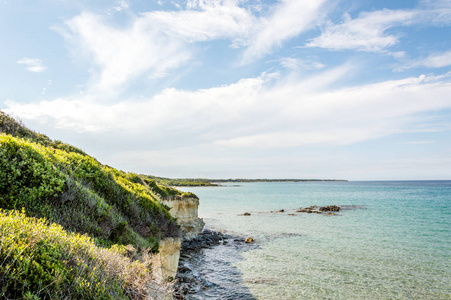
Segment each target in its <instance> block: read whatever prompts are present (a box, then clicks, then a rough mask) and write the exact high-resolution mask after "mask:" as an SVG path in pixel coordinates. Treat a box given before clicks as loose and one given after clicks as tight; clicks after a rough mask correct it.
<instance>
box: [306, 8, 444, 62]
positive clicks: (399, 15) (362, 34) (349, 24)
mask: <svg viewBox="0 0 451 300" xmlns="http://www.w3.org/2000/svg"><path fill="white" fill-rule="evenodd" d="M414 24H422V25H427V26H444V25H450V24H451V5H450V1H449V0H439V1H436V0H424V1H421V2H420V4H419V5H418V6H417V7H416V8H414V9H407V10H389V9H383V10H378V11H373V12H362V13H360V14H359V16H358V17H357V18H355V19H351V17H350V16H349V15H348V14H344V20H343V22H342V23H341V24H333V23H331V22H330V21H329V22H327V23H326V24H325V25H324V28H323V30H322V34H321V35H320V36H318V37H316V38H314V39H312V40H310V42H308V43H307V44H306V47H321V48H328V49H332V50H344V49H351V50H356V51H368V52H386V49H387V48H389V47H391V46H393V45H395V44H397V43H398V42H399V39H400V35H395V34H389V33H387V31H388V30H389V29H392V28H395V27H399V26H410V25H414ZM389 54H392V55H394V56H396V55H399V54H402V53H389Z"/></svg>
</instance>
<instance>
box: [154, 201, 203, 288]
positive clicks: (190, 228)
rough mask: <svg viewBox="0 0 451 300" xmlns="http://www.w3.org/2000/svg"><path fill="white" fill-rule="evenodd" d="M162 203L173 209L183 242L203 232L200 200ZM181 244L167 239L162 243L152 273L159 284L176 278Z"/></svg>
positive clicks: (179, 241) (175, 240)
mask: <svg viewBox="0 0 451 300" xmlns="http://www.w3.org/2000/svg"><path fill="white" fill-rule="evenodd" d="M162 203H163V204H164V205H167V206H169V207H170V208H171V209H170V210H169V213H170V214H171V216H173V217H174V218H176V219H177V224H178V225H180V227H181V229H182V238H183V240H192V239H194V238H196V237H197V236H198V235H199V234H200V233H201V232H202V229H203V228H204V225H205V223H204V221H202V219H200V218H199V216H198V207H199V199H198V198H195V197H182V196H174V197H166V198H164V199H163V201H162ZM181 242H182V241H181V239H180V238H166V239H163V240H162V241H161V242H160V247H159V248H158V251H159V253H158V254H156V255H153V258H152V270H153V271H152V273H153V274H154V277H155V279H156V280H157V281H158V282H167V281H170V280H171V279H174V278H175V276H176V274H177V267H178V263H179V258H180V248H181Z"/></svg>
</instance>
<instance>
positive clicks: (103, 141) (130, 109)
mask: <svg viewBox="0 0 451 300" xmlns="http://www.w3.org/2000/svg"><path fill="white" fill-rule="evenodd" d="M0 38H1V41H2V43H1V44H0V66H1V67H0V82H1V83H2V84H0V108H1V109H2V110H4V111H5V112H7V113H9V114H10V115H12V116H14V117H17V118H20V119H21V120H22V121H23V122H24V123H25V124H26V125H27V126H28V127H30V128H31V129H34V130H36V131H39V132H42V133H45V134H47V135H49V136H50V137H51V138H53V139H60V140H63V141H66V142H69V143H71V144H74V145H76V146H78V147H80V148H82V149H83V150H85V151H87V152H88V153H90V154H91V155H93V156H95V157H97V158H98V159H99V160H100V161H101V162H102V163H105V164H109V165H111V166H114V167H117V168H119V169H122V170H125V171H132V172H137V173H144V174H152V175H158V176H167V177H209V178H237V177H246V178H343V179H350V180H408V179H417V180H421V179H451V1H449V0H436V1H434V0H421V1H376V0H360V1H330V0H329V1H328V0H308V1H304V0H279V1H263V0H184V1H178V0H174V1H164V0H160V1H153V0H152V1H144V0H134V1H133V0H129V1H125V0H123V1H66V0H37V1H23V0H22V1H20V0H16V1H10V0H0Z"/></svg>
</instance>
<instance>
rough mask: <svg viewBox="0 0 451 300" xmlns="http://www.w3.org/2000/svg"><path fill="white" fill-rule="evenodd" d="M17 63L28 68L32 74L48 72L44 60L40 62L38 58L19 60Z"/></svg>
mask: <svg viewBox="0 0 451 300" xmlns="http://www.w3.org/2000/svg"><path fill="white" fill-rule="evenodd" d="M17 63H18V64H21V65H26V66H28V67H27V68H26V69H27V70H28V71H30V72H36V73H40V72H44V71H45V70H47V67H46V66H44V64H43V62H42V60H40V59H38V58H29V57H24V58H22V59H20V60H18V61H17Z"/></svg>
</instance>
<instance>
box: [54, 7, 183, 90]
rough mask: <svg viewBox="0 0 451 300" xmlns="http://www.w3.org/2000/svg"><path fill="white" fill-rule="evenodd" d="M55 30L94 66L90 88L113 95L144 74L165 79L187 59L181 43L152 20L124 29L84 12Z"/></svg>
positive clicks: (133, 23) (137, 20)
mask: <svg viewBox="0 0 451 300" xmlns="http://www.w3.org/2000/svg"><path fill="white" fill-rule="evenodd" d="M66 25H67V28H68V29H69V30H64V29H58V31H59V32H60V33H61V34H63V36H64V37H65V38H66V40H67V42H68V43H69V44H70V45H71V47H72V48H73V49H76V50H75V53H74V55H76V56H78V55H80V54H81V55H83V56H85V57H88V58H89V59H91V60H92V63H93V64H94V66H95V69H94V70H93V71H92V72H93V77H92V78H91V89H93V90H95V91H100V92H107V93H111V92H115V90H116V89H118V88H123V87H124V86H126V84H127V83H128V82H129V81H130V80H133V79H136V78H138V77H139V76H142V75H144V74H147V75H148V76H151V77H161V76H165V75H166V74H167V72H168V71H170V70H172V69H175V68H177V67H179V66H180V65H181V64H182V63H184V62H186V61H187V60H188V59H189V58H190V55H191V54H190V53H189V51H187V50H186V49H185V48H184V47H183V43H182V42H181V41H178V40H176V39H173V38H170V37H168V36H167V35H165V34H164V33H162V32H161V31H160V30H158V28H155V26H153V24H152V22H151V20H147V19H146V18H143V17H138V18H135V19H134V20H133V22H132V24H131V25H130V26H129V27H127V28H123V29H120V28H116V27H115V26H113V25H110V24H108V22H107V20H105V19H103V18H102V17H100V16H96V15H93V14H88V13H83V14H81V15H79V16H76V17H74V18H72V19H70V20H68V21H67V22H66Z"/></svg>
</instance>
